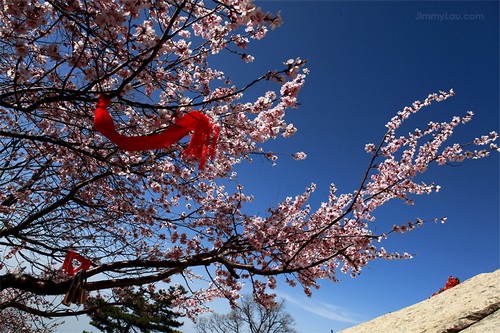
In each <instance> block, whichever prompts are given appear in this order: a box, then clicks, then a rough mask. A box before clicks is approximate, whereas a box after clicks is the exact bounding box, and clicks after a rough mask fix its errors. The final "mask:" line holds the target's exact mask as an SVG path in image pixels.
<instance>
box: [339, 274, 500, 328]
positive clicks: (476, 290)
mask: <svg viewBox="0 0 500 333" xmlns="http://www.w3.org/2000/svg"><path fill="white" fill-rule="evenodd" d="M498 309H500V269H499V270H496V271H495V272H492V273H484V274H479V275H477V276H475V277H473V278H471V279H469V280H467V281H464V282H462V283H460V284H459V285H458V286H455V287H453V288H451V289H448V290H446V291H444V292H442V293H440V294H438V295H436V296H433V297H431V298H429V299H426V300H425V301H422V302H420V303H417V304H414V305H411V306H409V307H406V308H403V309H401V310H398V311H395V312H391V313H388V314H386V315H383V316H381V317H378V318H375V319H373V320H371V321H368V322H366V323H363V324H360V325H357V326H354V327H351V328H348V329H345V330H343V331H340V332H339V333H455V332H461V333H498V332H500V329H499V327H500V311H497V310H498Z"/></svg>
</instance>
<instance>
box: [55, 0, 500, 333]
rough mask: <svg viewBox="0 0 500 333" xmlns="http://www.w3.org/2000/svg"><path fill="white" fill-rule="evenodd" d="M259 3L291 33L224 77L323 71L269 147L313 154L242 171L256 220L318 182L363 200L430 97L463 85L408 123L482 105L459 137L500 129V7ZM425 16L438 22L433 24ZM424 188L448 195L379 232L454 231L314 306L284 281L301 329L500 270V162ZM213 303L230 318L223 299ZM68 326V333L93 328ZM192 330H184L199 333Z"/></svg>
mask: <svg viewBox="0 0 500 333" xmlns="http://www.w3.org/2000/svg"><path fill="white" fill-rule="evenodd" d="M257 4H258V5H259V6H261V7H262V8H263V9H264V10H270V11H274V12H276V11H278V10H281V15H282V17H283V21H284V24H283V26H281V27H280V28H278V29H276V30H274V31H271V32H270V33H269V35H268V36H267V37H266V38H265V39H263V40H261V41H256V42H254V43H253V44H250V46H249V53H251V54H253V55H254V56H255V61H254V63H252V64H248V65H245V64H244V63H241V62H237V63H236V62H235V63H232V62H227V63H225V64H222V63H221V64H220V66H221V67H220V69H222V70H223V71H224V72H225V73H226V74H228V75H229V76H230V77H231V78H232V79H233V80H234V81H236V82H238V81H240V82H242V83H243V82H247V81H248V80H250V79H252V78H254V77H255V76H256V73H263V72H265V71H266V70H268V69H275V68H276V69H278V68H280V67H281V63H282V62H283V61H286V60H287V59H289V58H295V57H301V58H302V59H308V61H309V64H308V66H307V67H308V68H309V69H310V71H311V73H310V76H309V77H308V78H307V80H306V84H305V87H304V88H303V90H302V91H301V94H300V95H299V102H300V103H301V107H300V108H299V109H296V110H290V111H289V112H288V114H287V119H288V120H289V121H290V122H293V123H294V124H295V125H296V127H298V129H299V130H298V132H297V134H296V135H295V136H294V137H292V138H291V139H287V140H284V139H278V140H275V141H273V142H270V143H268V144H266V146H265V148H266V149H271V150H273V151H276V152H283V153H293V152H296V151H304V152H306V153H307V154H308V158H307V159H306V160H305V161H293V160H292V159H291V158H288V157H286V156H281V157H280V159H279V160H278V165H277V166H275V167H273V166H271V165H270V164H269V163H267V162H261V161H259V160H258V159H255V161H254V163H253V164H251V165H243V166H242V167H241V168H240V169H239V177H240V178H239V181H240V182H241V183H242V184H243V185H244V186H245V189H246V192H247V193H251V194H254V195H255V197H256V201H255V206H254V207H253V208H252V209H255V211H262V212H264V211H265V209H266V207H268V206H269V205H272V204H273V203H276V202H278V201H279V200H281V199H283V198H284V197H286V196H294V195H296V194H299V193H302V191H303V190H304V189H305V188H306V187H307V186H309V185H310V183H311V182H314V183H316V184H317V186H318V188H317V191H316V192H315V194H314V195H313V197H312V200H311V202H310V204H311V205H312V206H313V207H315V206H316V207H317V206H318V205H319V204H320V202H321V201H323V200H326V198H327V193H328V189H329V184H330V183H332V182H333V183H335V184H336V185H337V188H338V189H339V193H343V192H351V191H353V189H355V188H356V187H357V185H359V182H360V180H361V176H362V173H363V172H364V170H365V167H366V166H367V163H368V161H369V160H368V158H369V155H367V154H366V153H365V152H364V150H363V147H364V145H365V144H366V143H369V142H378V141H379V140H380V138H381V136H382V135H383V134H384V132H385V127H384V125H385V123H386V122H387V121H388V120H389V119H390V118H391V117H392V116H393V115H394V114H395V113H396V112H397V111H398V110H400V109H402V108H403V107H404V106H406V105H410V104H411V102H413V101H414V100H416V99H424V98H425V97H426V96H427V95H428V94H429V93H431V92H437V91H438V90H448V89H450V88H453V89H454V90H455V92H456V96H455V97H453V98H451V99H449V100H447V101H445V102H443V103H437V104H433V105H432V106H431V107H427V108H424V109H423V110H422V111H421V114H418V115H417V117H414V118H412V119H411V120H410V124H411V125H412V127H413V128H414V127H420V128H422V127H424V126H425V125H426V123H427V122H428V121H430V120H435V121H447V120H450V119H451V117H452V116H454V115H460V116H462V115H465V112H466V111H468V110H472V111H474V112H475V117H474V120H473V122H472V123H469V124H468V125H466V126H462V127H460V128H459V129H458V130H457V132H456V134H455V135H454V137H453V138H452V141H453V142H455V141H468V140H472V139H473V138H474V137H476V136H479V135H481V134H484V133H488V132H489V131H491V130H495V131H498V130H499V32H498V31H499V29H498V27H499V7H498V2H497V1H490V2H481V1H421V2H409V1H408V2H407V1H387V2H382V1H371V2H361V1H349V2H347V1H257ZM422 14H438V15H434V16H433V17H434V19H430V18H427V19H425V18H422V17H423V16H422ZM471 14H478V15H477V16H471ZM418 17H420V19H418ZM424 17H425V16H424ZM441 17H442V19H439V18H441ZM466 18H469V19H466ZM472 18H474V19H472ZM214 60H215V59H214ZM232 73H234V74H232ZM253 93H255V94H256V95H257V94H259V93H262V91H259V90H256V91H255V92H250V95H249V99H250V98H251V96H252V94H253ZM422 180H426V181H432V180H434V181H436V182H437V183H438V184H439V185H441V186H442V189H441V191H440V193H437V194H432V195H430V196H424V197H417V198H416V200H415V201H416V204H415V206H412V207H410V206H406V205H404V204H402V203H400V202H394V203H391V204H389V205H387V206H386V207H383V208H382V209H380V210H379V211H378V213H377V214H376V216H377V222H376V223H375V224H374V226H376V227H377V230H378V231H381V232H382V231H387V230H389V229H390V228H391V226H392V225H393V224H403V223H405V222H406V221H409V220H414V219H415V218H417V217H421V218H426V219H431V218H433V217H441V216H447V217H448V221H447V223H446V224H427V225H426V226H424V227H423V228H420V229H417V230H416V231H413V232H411V233H408V234H405V235H396V236H395V237H392V238H391V239H389V240H388V241H386V242H385V243H384V244H383V245H384V246H385V247H386V248H387V249H388V250H393V251H400V252H404V251H407V252H410V253H412V254H413V255H414V259H412V260H404V261H376V262H372V263H370V264H369V266H368V267H366V268H365V269H364V270H363V271H362V273H361V275H360V276H359V277H358V278H356V279H351V278H350V277H349V276H342V275H340V276H339V277H340V278H341V279H342V282H341V283H337V284H333V283H332V282H329V281H324V282H323V283H321V289H320V290H318V291H315V292H314V293H313V297H312V298H307V297H306V296H305V295H303V293H302V290H301V289H300V288H295V289H294V288H288V287H285V286H284V285H281V286H279V287H278V295H279V296H281V297H284V298H286V299H287V300H288V302H287V310H288V311H289V312H290V313H291V314H292V315H293V316H294V318H295V320H296V322H297V326H296V328H297V329H298V330H299V331H300V332H302V333H329V332H330V330H333V331H334V332H335V331H338V330H341V329H344V328H347V327H350V326H353V325H355V324H357V323H361V322H364V321H367V320H369V319H372V318H375V317H377V316H380V315H382V314H385V313H387V312H390V311H396V310H398V309H400V308H403V307H405V306H409V305H411V304H414V303H416V302H419V301H422V300H424V299H426V298H427V297H429V296H430V295H431V294H432V293H433V292H435V291H437V290H439V288H441V287H443V286H444V284H445V282H446V280H447V278H448V276H449V275H453V276H456V277H458V278H460V279H461V280H466V279H468V278H470V277H472V276H475V275H477V274H479V273H483V272H490V271H493V270H495V269H498V268H499V236H500V234H499V157H498V154H494V155H493V156H491V157H490V158H488V159H485V160H480V161H470V162H467V163H465V164H463V165H462V166H459V167H437V166H436V167H434V168H431V169H430V170H429V172H428V173H427V174H425V175H424V177H423V178H422ZM214 308H215V310H216V311H218V312H221V313H222V312H226V311H228V308H227V306H226V305H225V304H224V303H222V302H217V303H215V304H214ZM82 319H83V318H82ZM68 322H71V324H70V325H66V326H64V328H63V327H61V329H60V332H68V333H72V332H81V331H82V330H83V325H80V324H78V325H75V324H74V323H75V322H74V321H73V320H68ZM190 326H191V325H189V324H186V325H185V327H184V328H183V331H184V332H185V333H193V332H194V330H193V329H192V328H191V327H190ZM76 327H78V330H76ZM80 327H82V328H80ZM87 330H89V329H88V328H87ZM90 330H91V329H90Z"/></svg>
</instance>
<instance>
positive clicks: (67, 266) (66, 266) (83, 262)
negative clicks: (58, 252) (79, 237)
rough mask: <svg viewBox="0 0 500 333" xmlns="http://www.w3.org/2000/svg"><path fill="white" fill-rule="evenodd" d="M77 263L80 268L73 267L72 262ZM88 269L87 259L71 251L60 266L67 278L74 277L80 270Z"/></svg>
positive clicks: (88, 262) (88, 261)
mask: <svg viewBox="0 0 500 333" xmlns="http://www.w3.org/2000/svg"><path fill="white" fill-rule="evenodd" d="M75 260H76V261H78V262H79V263H80V266H77V267H74V266H73V262H74V261H75ZM89 268H90V260H89V259H87V258H84V257H82V256H81V255H79V254H78V253H76V252H73V251H71V250H70V251H68V254H66V258H64V263H63V266H62V269H63V270H64V271H65V272H66V273H67V274H68V275H69V276H74V275H75V273H77V272H78V271H81V270H82V269H89Z"/></svg>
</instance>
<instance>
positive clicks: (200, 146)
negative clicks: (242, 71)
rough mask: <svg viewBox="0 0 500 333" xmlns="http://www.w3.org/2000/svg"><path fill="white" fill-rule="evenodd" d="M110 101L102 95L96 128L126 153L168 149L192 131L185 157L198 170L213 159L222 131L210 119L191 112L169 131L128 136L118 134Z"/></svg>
mask: <svg viewBox="0 0 500 333" xmlns="http://www.w3.org/2000/svg"><path fill="white" fill-rule="evenodd" d="M109 104H110V100H109V99H108V98H107V97H106V96H104V95H101V96H99V101H98V103H97V107H96V110H95V114H94V127H95V129H96V130H97V131H98V132H100V133H101V134H102V135H104V136H105V137H107V138H108V139H109V140H110V141H111V142H113V143H114V144H116V145H117V146H118V147H119V148H120V149H122V150H127V151H140V150H152V149H161V148H165V147H168V146H170V145H172V144H174V143H176V142H178V141H180V140H181V139H182V138H183V137H185V136H186V135H189V133H190V132H191V131H193V134H192V137H191V140H190V142H189V146H188V148H187V149H186V150H185V151H184V154H183V156H184V157H189V156H191V157H194V158H196V159H197V160H198V161H199V163H200V164H199V166H198V168H199V169H203V167H204V166H205V162H206V159H207V157H208V158H210V159H213V158H214V156H215V148H216V143H217V138H218V136H219V131H220V128H219V127H218V126H216V125H214V124H212V123H210V120H209V119H208V117H207V116H205V115H204V114H202V113H200V112H198V111H191V112H189V113H187V114H185V115H183V116H182V117H180V118H178V119H176V121H175V124H174V125H172V126H170V127H168V128H166V129H165V130H163V131H162V132H161V133H158V134H153V135H143V136H125V135H121V134H120V133H118V132H117V131H116V127H115V124H114V122H113V118H111V115H110V114H109V112H108V110H107V108H108V106H109Z"/></svg>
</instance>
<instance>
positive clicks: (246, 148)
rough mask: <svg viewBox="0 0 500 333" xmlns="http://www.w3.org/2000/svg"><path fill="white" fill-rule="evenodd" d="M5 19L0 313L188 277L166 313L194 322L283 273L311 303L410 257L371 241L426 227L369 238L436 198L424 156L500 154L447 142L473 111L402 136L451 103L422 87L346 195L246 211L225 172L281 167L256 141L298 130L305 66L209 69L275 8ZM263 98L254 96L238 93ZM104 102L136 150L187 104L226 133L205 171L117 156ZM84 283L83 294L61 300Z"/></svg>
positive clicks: (69, 311)
mask: <svg viewBox="0 0 500 333" xmlns="http://www.w3.org/2000/svg"><path fill="white" fill-rule="evenodd" d="M0 9H1V10H0V52H1V56H0V155H1V159H0V161H1V162H0V163H1V165H0V245H1V248H2V252H1V254H0V311H1V315H0V316H1V317H6V316H9V313H10V311H14V310H15V311H21V312H23V313H25V314H29V315H33V316H35V318H39V317H52V318H58V317H64V316H73V315H80V314H84V313H88V312H92V311H94V310H95V309H94V308H93V307H92V306H88V305H84V306H83V307H77V306H76V305H74V304H71V303H78V302H79V300H81V301H82V303H84V304H85V297H84V296H85V293H86V292H88V293H91V294H96V293H102V297H105V296H106V291H109V290H110V289H113V294H115V295H116V294H120V292H121V290H126V288H130V287H132V286H142V287H143V288H147V289H148V290H149V292H150V293H154V292H155V291H157V292H158V295H161V292H160V290H161V289H158V288H161V285H160V284H158V283H167V284H169V283H172V281H179V280H183V279H184V280H185V281H186V288H188V290H189V293H188V294H185V295H184V294H179V295H178V297H177V298H176V299H175V300H174V302H173V304H172V305H173V306H174V307H175V308H176V309H177V310H178V311H179V312H180V313H183V314H185V315H188V316H195V315H196V314H197V313H198V312H200V311H203V309H204V307H203V305H204V304H205V303H206V302H208V301H210V300H212V299H214V298H216V297H224V298H227V299H228V300H229V301H230V302H231V303H232V304H233V305H235V304H236V303H235V302H236V300H237V299H238V296H239V291H240V290H241V288H242V285H243V284H244V283H245V282H246V283H248V284H249V285H251V286H252V288H253V294H254V296H255V299H256V300H257V301H258V302H260V303H261V304H263V305H265V306H271V305H273V304H275V303H274V295H273V294H272V289H274V288H275V287H276V283H277V280H276V276H278V275H282V276H284V278H285V280H286V282H287V283H288V284H289V285H291V286H295V285H297V284H299V285H301V287H302V288H303V289H304V291H305V292H306V293H307V294H311V288H316V287H318V284H317V281H318V280H319V279H330V280H333V281H337V274H338V273H339V272H342V273H349V274H351V275H353V276H354V275H357V274H359V272H360V271H361V269H362V268H363V267H364V266H365V265H366V264H367V263H368V262H369V261H370V260H374V259H376V258H388V259H392V258H400V257H409V255H408V254H398V253H387V252H386V251H385V250H384V248H383V247H381V246H380V245H379V242H381V241H383V239H384V238H386V237H388V236H390V234H392V233H395V232H406V231H408V230H411V229H413V228H415V227H416V226H420V225H421V224H422V223H423V222H424V221H423V220H420V219H418V220H416V221H414V222H410V223H407V224H405V225H400V226H395V227H394V228H393V229H392V230H388V231H387V232H386V233H385V234H378V233H376V232H375V231H374V228H373V224H374V220H375V215H374V211H375V210H376V208H377V207H380V206H381V205H383V204H384V203H386V202H387V201H389V200H391V199H400V200H404V201H405V202H406V203H409V204H411V203H412V202H413V201H412V200H413V198H414V197H415V195H421V194H428V193H431V192H433V191H437V190H438V189H439V187H438V186H437V185H434V184H432V183H431V184H427V183H422V182H419V181H418V180H417V178H418V175H420V174H421V173H423V172H425V171H426V170H427V168H428V167H429V166H430V165H431V164H433V163H434V164H437V165H445V164H450V163H451V164H453V163H461V162H462V161H464V160H465V159H478V158H482V157H485V156H488V154H489V153H490V152H492V151H497V150H498V148H497V146H496V141H497V140H498V135H497V134H496V133H495V132H491V133H489V134H486V135H484V136H482V137H480V138H477V139H475V140H474V141H473V142H470V143H463V144H461V143H456V144H455V143H454V144H449V145H446V143H445V142H446V141H447V140H448V139H449V137H450V136H451V135H452V134H453V131H454V130H455V127H457V126H459V125H462V124H465V123H467V122H468V121H470V120H471V118H472V116H473V114H472V113H467V114H465V115H463V116H461V117H458V116H455V117H453V118H452V119H451V120H450V121H449V122H443V123H435V122H430V123H429V125H428V127H427V128H424V129H421V130H419V129H417V130H415V131H413V132H411V133H408V134H406V135H403V134H401V133H400V126H401V124H402V123H403V122H405V121H406V120H407V119H408V117H410V116H411V115H412V114H414V113H416V112H418V111H419V110H420V109H421V108H423V107H425V106H427V105H429V104H430V103H433V102H441V101H444V100H446V99H447V98H449V97H451V96H453V94H454V93H453V91H448V92H439V93H435V94H430V95H429V96H427V97H426V98H425V99H424V100H423V101H421V102H418V101H417V102H414V103H413V104H412V105H411V106H409V107H405V108H404V109H403V110H402V111H400V112H398V114H397V115H395V116H394V118H392V119H391V120H390V121H389V122H388V123H387V129H386V133H385V135H383V138H382V140H381V141H380V143H378V144H368V145H367V146H366V151H367V152H368V153H369V154H371V155H370V158H368V159H367V168H366V173H365V174H364V175H363V176H362V178H361V179H360V182H359V187H358V188H356V189H354V190H353V191H352V192H351V193H344V194H338V193H337V191H336V188H335V185H333V184H332V185H331V186H330V194H329V196H328V198H326V200H325V201H324V203H322V204H321V205H320V206H319V207H317V208H313V207H310V206H309V205H308V204H307V201H308V199H309V197H310V195H311V194H312V193H313V192H314V190H315V185H314V184H311V186H310V187H309V188H307V189H306V190H305V192H304V193H302V194H299V195H296V196H295V197H288V198H286V199H285V200H284V201H283V202H281V203H279V204H277V205H275V206H273V207H270V208H269V209H268V211H267V213H266V214H265V215H263V216H257V215H253V214H249V213H248V210H247V209H246V207H247V205H248V204H249V203H250V202H251V201H252V196H251V195H249V194H246V193H245V192H244V187H243V185H244V184H239V182H238V177H237V174H236V172H235V171H234V167H235V166H236V165H239V164H246V163H247V161H249V160H251V159H252V158H254V157H255V156H261V157H262V158H267V159H269V160H274V159H275V156H274V153H272V152H268V151H265V150H264V149H263V147H262V143H264V142H266V141H267V140H269V139H272V138H277V137H280V136H281V137H284V138H287V137H290V136H291V135H293V134H294V132H295V130H296V128H295V127H294V125H293V124H289V123H287V121H286V117H285V115H286V110H288V109H290V108H295V107H297V97H298V93H299V91H300V89H301V87H302V86H303V84H304V82H305V78H306V76H307V73H308V71H307V69H306V68H305V67H304V66H305V64H306V61H304V60H301V59H295V60H288V61H285V62H284V63H283V65H282V66H281V65H276V67H280V66H281V68H278V69H276V70H269V71H267V72H264V73H261V75H260V76H258V75H256V77H255V79H253V80H252V81H249V82H247V83H244V84H241V83H234V82H233V81H232V80H231V79H229V78H228V77H227V76H226V75H225V74H224V72H222V71H221V70H220V69H217V68H215V67H214V66H212V65H211V64H210V63H211V60H212V59H213V58H214V57H222V56H224V57H236V58H239V59H241V66H245V63H246V62H251V61H253V57H252V55H251V54H249V53H248V50H247V45H248V44H249V43H250V42H252V41H255V40H258V39H261V38H263V37H265V35H266V33H267V32H268V30H269V29H274V28H275V27H277V26H279V25H280V23H281V18H280V16H279V15H275V14H272V13H266V12H265V11H263V10H261V9H260V8H258V7H256V6H255V5H254V4H253V3H252V1H251V0H212V1H209V0H207V1H201V0H102V1H89V0H45V1H42V0H9V1H5V0H1V1H0ZM269 87H271V88H269ZM259 89H260V93H261V96H260V97H257V98H248V97H247V96H248V95H251V96H254V94H253V92H255V91H259ZM250 90H252V94H248V93H247V92H248V91H250ZM99 96H106V98H107V99H109V100H110V103H111V104H110V105H109V106H108V107H107V110H109V112H110V114H111V116H112V119H113V121H114V123H116V131H117V132H119V133H120V134H121V135H123V136H131V137H138V138H137V140H141V138H140V137H141V136H143V137H144V136H148V135H150V134H155V133H159V132H161V131H163V130H166V129H168V128H171V127H172V126H178V123H177V120H178V119H180V118H182V117H183V116H184V115H186V114H189V112H191V111H193V110H198V111H199V112H200V114H202V115H204V116H206V117H207V118H208V119H209V121H210V123H211V124H214V125H215V126H217V128H219V129H220V133H219V135H218V139H217V142H216V145H215V150H214V152H213V153H214V154H213V159H211V160H207V162H206V163H205V165H204V166H203V167H202V168H199V165H198V161H197V159H196V158H193V157H190V156H189V154H183V153H182V152H183V151H184V150H185V149H186V147H187V146H188V143H187V141H185V140H181V141H180V142H176V143H173V144H171V145H169V146H168V147H162V148H161V149H154V150H147V151H132V152H130V151H124V150H121V149H119V148H118V147H117V145H115V144H114V143H113V142H111V141H110V140H108V138H106V137H105V136H103V135H102V134H101V133H100V132H99V131H96V128H95V127H94V111H95V110H96V105H97V102H98V100H99ZM466 146H467V148H466ZM466 149H468V150H466ZM292 155H293V156H294V158H296V159H302V158H305V154H304V153H300V152H299V153H295V154H293V153H292ZM195 157H196V156H195ZM68 251H73V252H68ZM69 253H76V254H78V255H79V256H81V257H82V258H85V260H88V261H89V265H88V267H85V268H86V269H84V270H80V271H79V272H78V274H77V275H76V276H72V274H68V270H63V269H62V267H63V263H64V260H65V258H66V257H67V255H68V254H69ZM66 267H67V264H66ZM200 272H205V274H204V275H203V276H200V274H201V273H200ZM77 278H78V279H77ZM173 279H174V280H173ZM196 279H197V280H199V282H198V283H196V284H188V282H189V281H191V280H196ZM77 280H78V283H77V285H78V288H77V289H78V290H76V291H77V292H78V293H77V294H78V295H79V296H78V297H74V298H73V297H70V298H69V299H65V300H66V301H65V302H64V303H66V304H67V305H69V306H66V305H64V304H62V302H63V298H64V297H65V294H66V293H68V292H74V291H75V288H76V287H75V283H76V281H77ZM200 285H203V287H199V286H200ZM82 295H83V296H82ZM80 296H81V297H80ZM68 300H69V301H68ZM68 303H69V304H68ZM10 320H12V319H10ZM20 320H21V321H22V319H20ZM2 321H3V319H2Z"/></svg>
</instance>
